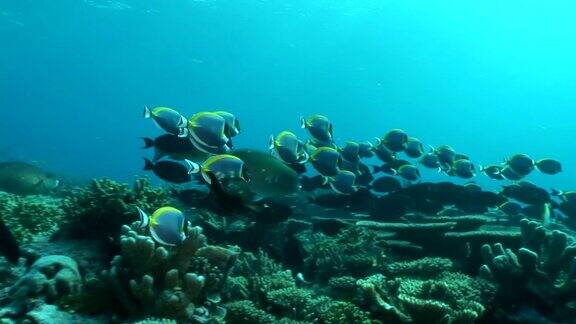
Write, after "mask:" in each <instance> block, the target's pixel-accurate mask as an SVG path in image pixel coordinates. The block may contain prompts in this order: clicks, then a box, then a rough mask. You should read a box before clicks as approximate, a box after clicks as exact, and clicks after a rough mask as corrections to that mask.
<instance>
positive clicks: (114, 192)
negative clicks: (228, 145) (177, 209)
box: [59, 178, 170, 240]
mask: <svg viewBox="0 0 576 324" xmlns="http://www.w3.org/2000/svg"><path fill="white" fill-rule="evenodd" d="M169 203H170V197H169V195H168V193H167V192H166V191H165V190H164V189H161V188H153V187H152V186H151V184H150V181H149V180H148V179H146V178H138V179H136V180H135V182H134V185H133V187H132V188H130V187H129V186H128V185H125V184H121V183H118V182H115V181H112V180H109V179H99V180H93V181H92V182H91V183H90V185H88V186H87V187H86V188H83V189H78V190H76V191H75V192H73V193H71V194H69V196H68V197H66V198H65V200H64V202H63V208H64V210H66V219H65V222H64V224H63V226H62V228H61V231H60V233H59V234H60V236H61V237H64V238H73V239H100V240H105V239H107V238H109V237H113V238H114V237H118V236H119V234H120V228H121V226H122V225H124V224H130V223H131V222H132V221H134V220H136V219H138V214H137V211H136V207H140V208H141V209H143V210H155V209H157V208H160V207H162V206H165V205H168V204H169Z"/></svg>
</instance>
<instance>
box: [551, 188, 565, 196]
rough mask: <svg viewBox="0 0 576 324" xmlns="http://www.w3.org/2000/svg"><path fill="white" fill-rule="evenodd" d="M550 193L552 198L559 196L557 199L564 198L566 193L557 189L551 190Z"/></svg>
mask: <svg viewBox="0 0 576 324" xmlns="http://www.w3.org/2000/svg"><path fill="white" fill-rule="evenodd" d="M550 193H551V194H552V196H557V197H560V196H562V194H564V192H562V190H558V189H556V188H552V189H550Z"/></svg>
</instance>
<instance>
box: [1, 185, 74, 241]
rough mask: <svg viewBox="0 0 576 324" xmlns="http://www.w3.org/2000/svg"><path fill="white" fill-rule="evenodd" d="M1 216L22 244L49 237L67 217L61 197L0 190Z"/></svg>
mask: <svg viewBox="0 0 576 324" xmlns="http://www.w3.org/2000/svg"><path fill="white" fill-rule="evenodd" d="M0 217H1V218H2V219H3V220H4V222H5V223H6V225H7V226H8V227H9V228H10V230H11V231H12V234H14V236H15V237H16V239H17V240H18V241H19V242H20V243H21V244H22V243H27V242H31V241H36V240H39V239H42V238H44V239H47V238H49V237H50V235H51V234H53V233H54V232H55V231H56V230H57V229H58V225H59V224H60V222H61V221H62V220H63V219H64V217H65V211H64V209H63V208H62V207H61V199H59V198H54V197H50V196H18V195H13V194H9V193H5V192H0Z"/></svg>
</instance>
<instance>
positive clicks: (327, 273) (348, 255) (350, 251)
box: [298, 227, 384, 282]
mask: <svg viewBox="0 0 576 324" xmlns="http://www.w3.org/2000/svg"><path fill="white" fill-rule="evenodd" d="M298 237H299V239H300V241H301V242H302V243H301V244H302V247H303V248H304V251H305V252H306V255H307V256H306V258H305V265H306V273H307V274H308V276H310V277H313V278H314V279H317V280H320V281H323V282H324V281H327V280H328V279H329V278H330V277H335V276H345V275H350V276H354V277H363V276H366V275H368V274H372V273H374V272H375V271H377V270H378V269H379V268H380V267H381V266H382V264H383V261H384V255H383V251H382V249H381V248H380V247H379V246H377V244H375V242H376V235H375V234H374V233H371V232H369V231H367V230H364V229H363V228H360V227H351V228H348V229H345V230H342V231H341V232H340V233H339V234H338V235H336V236H333V237H332V236H328V235H325V234H320V233H311V232H309V231H304V232H302V233H300V234H299V235H298Z"/></svg>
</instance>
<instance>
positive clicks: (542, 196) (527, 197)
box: [502, 181, 551, 205]
mask: <svg viewBox="0 0 576 324" xmlns="http://www.w3.org/2000/svg"><path fill="white" fill-rule="evenodd" d="M502 194H503V195H504V196H506V197H508V198H512V199H515V200H517V201H519V202H522V203H525V204H529V205H543V204H545V203H549V202H551V199H550V194H549V193H548V191H547V190H546V189H543V188H540V187H538V186H536V185H535V184H533V183H531V182H528V181H520V182H518V183H516V184H512V185H508V186H503V187H502Z"/></svg>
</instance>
